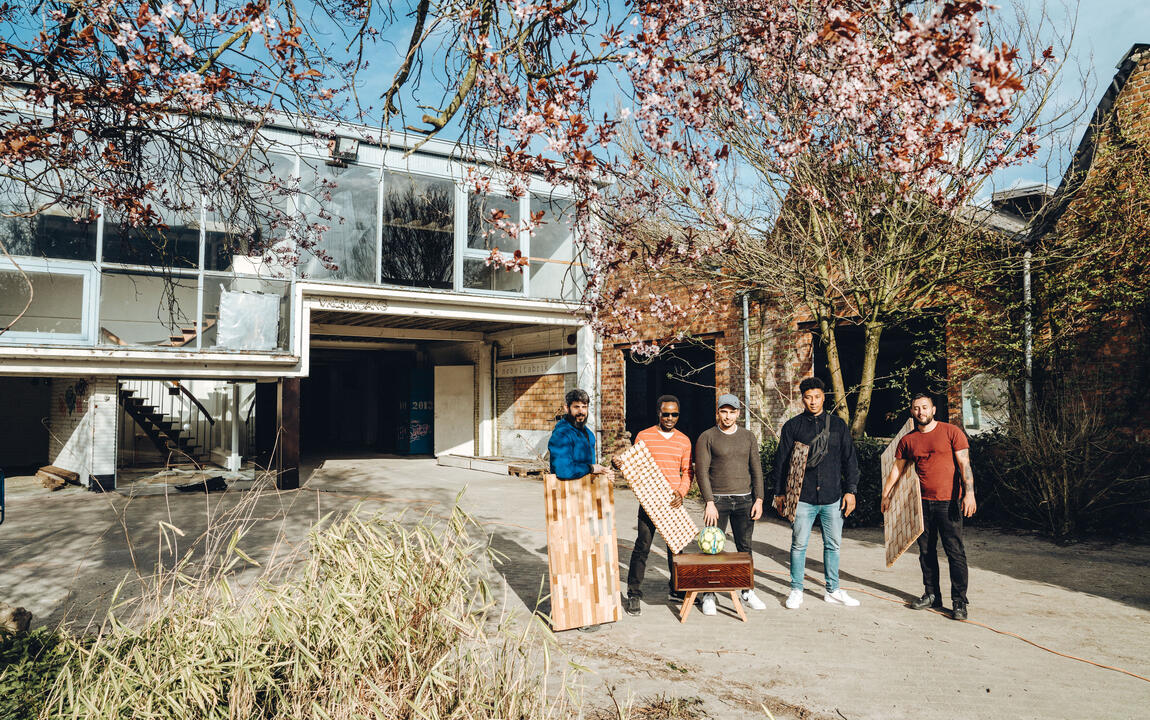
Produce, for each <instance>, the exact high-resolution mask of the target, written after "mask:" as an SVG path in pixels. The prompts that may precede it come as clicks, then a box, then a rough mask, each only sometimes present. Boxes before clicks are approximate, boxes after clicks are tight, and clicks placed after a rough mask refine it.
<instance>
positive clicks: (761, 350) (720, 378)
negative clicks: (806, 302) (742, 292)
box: [601, 293, 814, 454]
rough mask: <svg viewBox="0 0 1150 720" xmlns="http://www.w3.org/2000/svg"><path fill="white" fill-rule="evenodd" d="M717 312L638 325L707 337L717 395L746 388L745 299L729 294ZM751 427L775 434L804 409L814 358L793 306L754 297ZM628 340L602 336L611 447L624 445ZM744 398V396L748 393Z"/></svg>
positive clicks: (646, 331)
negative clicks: (803, 391)
mask: <svg viewBox="0 0 1150 720" xmlns="http://www.w3.org/2000/svg"><path fill="white" fill-rule="evenodd" d="M673 299H674V301H675V302H678V303H681V304H684V305H687V306H689V305H690V304H691V300H690V298H688V297H686V294H685V293H679V294H678V296H677V297H674V298H673ZM720 307H721V310H720V312H718V313H716V314H712V313H705V312H701V313H699V315H698V316H697V317H696V318H695V319H693V320H692V321H691V322H690V323H688V324H687V325H686V327H685V328H678V327H668V326H666V325H664V324H662V323H659V322H656V321H654V320H650V319H648V320H646V321H645V322H643V323H642V324H640V325H639V326H638V328H637V329H638V330H639V332H640V334H641V337H642V338H643V339H645V340H661V339H665V338H670V337H673V336H674V335H675V334H676V333H677V332H678V331H679V330H680V329H682V330H684V331H685V332H686V333H687V334H689V335H692V336H694V337H699V338H706V339H707V340H709V341H710V342H711V343H712V344H713V346H714V349H715V396H716V398H717V397H718V396H719V395H721V394H723V393H725V392H732V393H734V394H735V395H736V396H738V397H739V398H743V396H744V394H745V385H744V369H743V327H742V300H741V298H736V297H727V298H725V299H724V301H723V302H721V303H720ZM748 314H749V335H750V347H749V357H750V365H751V368H750V380H751V398H750V403H749V405H750V410H751V415H750V417H751V430H752V431H753V432H755V434H756V435H758V436H759V437H760V438H761V437H765V436H767V435H777V433H778V429H779V428H780V427H781V425H782V422H783V421H784V420H786V419H787V418H788V417H791V416H792V415H794V414H796V413H797V412H799V411H800V410H801V406H800V404H799V400H798V383H799V381H800V380H801V379H802V378H804V377H806V376H808V375H810V373H811V368H812V364H813V359H814V355H813V346H812V341H811V334H810V332H808V331H806V330H800V328H799V321H800V318H797V317H796V316H795V315H794V313H793V312H790V311H786V310H784V309H783V308H779V307H777V306H775V305H774V304H762V305H760V304H758V303H751V304H750V307H749V313H748ZM630 347H631V346H630V344H629V343H626V342H617V341H616V339H614V338H606V339H605V340H604V348H603V359H602V364H603V367H602V376H601V377H602V380H601V386H602V393H603V407H602V408H601V411H602V416H603V448H604V453H605V454H606V453H610V452H613V451H616V450H618V449H619V448H621V447H623V446H625V444H626V438H627V430H626V417H627V407H626V397H627V393H626V390H627V388H626V353H627V351H628V350H629V349H630ZM744 400H745V398H744Z"/></svg>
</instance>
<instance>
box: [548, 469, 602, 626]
mask: <svg viewBox="0 0 1150 720" xmlns="http://www.w3.org/2000/svg"><path fill="white" fill-rule="evenodd" d="M543 488H544V492H545V497H544V504H545V506H546V510H547V564H548V569H549V571H550V572H549V575H550V579H551V626H552V627H553V628H554V629H555V630H569V629H571V628H577V627H583V626H584V625H597V624H599V623H605V622H615V621H617V620H618V619H619V610H620V604H619V558H618V545H617V544H616V536H615V493H614V487H613V485H612V483H611V482H610V481H608V480H607V476H606V475H584V476H583V477H581V478H578V479H576V480H560V479H558V478H556V477H555V476H554V475H552V474H550V473H548V474H547V475H546V476H545V477H544V479H543Z"/></svg>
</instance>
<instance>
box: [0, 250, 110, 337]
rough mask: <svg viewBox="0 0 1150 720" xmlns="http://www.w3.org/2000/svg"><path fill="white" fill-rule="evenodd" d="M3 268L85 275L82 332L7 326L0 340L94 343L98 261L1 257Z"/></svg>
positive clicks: (82, 293) (82, 294) (51, 273)
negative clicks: (8, 328) (30, 329)
mask: <svg viewBox="0 0 1150 720" xmlns="http://www.w3.org/2000/svg"><path fill="white" fill-rule="evenodd" d="M0 270H6V271H9V272H15V273H18V272H20V270H23V271H24V272H27V273H35V274H41V275H62V276H73V277H79V278H82V279H83V290H82V291H81V298H82V302H83V306H82V307H81V308H80V332H78V333H60V332H42V331H24V330H8V331H6V332H4V333H0V344H4V345H95V344H96V337H95V330H96V325H97V320H98V316H97V312H98V305H99V303H98V300H99V297H100V287H99V275H100V273H99V270H98V269H97V267H96V265H95V263H91V262H88V261H84V260H53V259H47V258H33V257H24V256H22V257H20V259H19V260H18V261H17V262H12V261H11V260H9V259H7V258H3V257H0Z"/></svg>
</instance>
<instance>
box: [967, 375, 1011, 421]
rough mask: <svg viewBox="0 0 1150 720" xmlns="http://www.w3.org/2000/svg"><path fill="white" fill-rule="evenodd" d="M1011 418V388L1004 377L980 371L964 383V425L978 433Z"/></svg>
mask: <svg viewBox="0 0 1150 720" xmlns="http://www.w3.org/2000/svg"><path fill="white" fill-rule="evenodd" d="M1008 419H1010V388H1009V387H1008V386H1007V384H1006V381H1005V380H1003V379H1002V378H996V377H991V376H990V375H986V374H985V373H978V374H977V375H975V376H973V377H971V378H970V379H968V380H966V381H964V382H963V383H962V425H963V427H964V428H965V429H966V431H967V433H969V434H971V435H977V434H978V433H981V432H986V431H988V430H994V429H995V428H998V427H1001V426H1002V425H1005V424H1006V421H1007V420H1008Z"/></svg>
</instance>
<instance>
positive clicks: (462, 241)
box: [454, 182, 531, 298]
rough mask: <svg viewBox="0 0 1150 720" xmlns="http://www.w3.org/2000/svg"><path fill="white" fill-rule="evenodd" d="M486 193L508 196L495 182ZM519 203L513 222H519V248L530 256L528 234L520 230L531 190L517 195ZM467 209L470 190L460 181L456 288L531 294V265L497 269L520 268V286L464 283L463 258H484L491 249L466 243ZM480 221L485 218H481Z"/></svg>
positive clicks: (482, 292)
mask: <svg viewBox="0 0 1150 720" xmlns="http://www.w3.org/2000/svg"><path fill="white" fill-rule="evenodd" d="M488 195H492V196H497V197H505V198H507V199H509V200H513V199H515V198H511V197H510V195H508V194H506V189H505V188H502V187H498V186H493V187H492V189H491V191H490V192H489V193H488ZM517 202H518V205H519V217H517V218H516V219H515V222H516V224H517V225H518V226H519V232H518V239H519V251H520V254H522V255H523V256H524V257H528V258H529V257H530V256H531V234H530V233H528V232H524V231H523V218H525V217H529V213H530V212H531V194H530V193H527V194H525V195H524V196H523V197H520V198H518V199H517ZM470 212H471V194H470V193H468V192H467V189H466V188H465V187H464V186H463V184H462V183H458V182H457V183H456V184H455V285H454V287H455V291H456V292H460V293H466V294H468V295H487V296H490V297H521V298H527V297H531V288H530V285H531V271H530V267H529V266H528V269H526V270H524V269H523V268H520V270H518V271H513V270H499V269H496V272H519V273H520V274H521V275H522V276H523V285H522V287H521V288H520V289H519V290H487V289H484V288H469V287H466V286H464V284H463V264H464V260H484V261H486V260H487V258H488V257H490V256H491V251H490V250H486V249H484V248H473V247H471V246H470V243H468V231H469V229H470V219H471V218H470ZM480 222H486V221H485V220H483V219H482V218H480Z"/></svg>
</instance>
